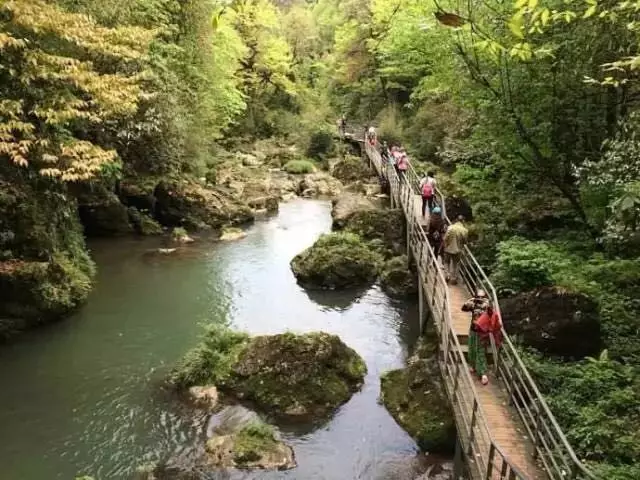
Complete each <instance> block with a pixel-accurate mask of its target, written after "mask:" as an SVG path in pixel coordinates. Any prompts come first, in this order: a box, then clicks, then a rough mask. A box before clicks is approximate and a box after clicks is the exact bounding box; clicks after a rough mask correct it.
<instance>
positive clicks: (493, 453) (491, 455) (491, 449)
mask: <svg viewBox="0 0 640 480" xmlns="http://www.w3.org/2000/svg"><path fill="white" fill-rule="evenodd" d="M495 456H496V446H495V445H494V444H493V442H491V445H489V460H488V461H487V475H486V476H485V477H484V478H485V479H486V480H490V479H491V474H492V473H493V459H494V457H495Z"/></svg>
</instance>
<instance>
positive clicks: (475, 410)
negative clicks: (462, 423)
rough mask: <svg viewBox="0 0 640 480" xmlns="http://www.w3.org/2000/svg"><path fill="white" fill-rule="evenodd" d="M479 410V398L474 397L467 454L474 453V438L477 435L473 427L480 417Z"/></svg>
mask: <svg viewBox="0 0 640 480" xmlns="http://www.w3.org/2000/svg"><path fill="white" fill-rule="evenodd" d="M477 411H478V400H476V398H475V397H474V398H473V408H472V409H471V425H470V426H469V449H468V450H467V455H468V456H471V455H473V439H474V437H475V432H474V430H473V428H474V427H475V426H476V420H477V419H478V418H477V417H478V416H477V414H476V412H477Z"/></svg>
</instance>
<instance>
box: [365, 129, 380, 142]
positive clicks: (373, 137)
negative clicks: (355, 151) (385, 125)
mask: <svg viewBox="0 0 640 480" xmlns="http://www.w3.org/2000/svg"><path fill="white" fill-rule="evenodd" d="M367 137H368V139H369V145H372V146H375V144H376V142H377V140H378V138H377V135H376V129H375V127H373V126H371V127H369V131H368V133H367Z"/></svg>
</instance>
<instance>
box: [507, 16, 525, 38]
mask: <svg viewBox="0 0 640 480" xmlns="http://www.w3.org/2000/svg"><path fill="white" fill-rule="evenodd" d="M522 29H523V19H522V16H520V15H514V16H513V17H511V20H510V21H509V30H511V33H513V35H515V36H516V37H518V38H524V34H523V33H522Z"/></svg>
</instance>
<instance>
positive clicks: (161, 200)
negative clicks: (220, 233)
mask: <svg viewBox="0 0 640 480" xmlns="http://www.w3.org/2000/svg"><path fill="white" fill-rule="evenodd" d="M154 195H155V197H156V206H155V217H156V219H157V220H158V221H159V222H160V223H161V224H162V225H165V226H168V227H185V228H188V229H190V230H198V229H201V228H203V227H213V228H221V227H222V226H224V225H237V224H241V223H246V222H249V221H251V220H253V218H254V217H253V213H252V212H251V209H250V208H249V206H247V205H246V204H244V203H243V202H240V201H239V200H237V199H236V198H234V197H233V196H232V195H230V194H228V193H227V192H225V191H224V190H222V189H220V188H217V187H216V188H215V189H213V188H205V187H203V186H202V185H200V184H198V183H196V182H188V181H184V182H164V181H163V182H160V183H159V184H158V185H157V186H156V188H155V190H154Z"/></svg>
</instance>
